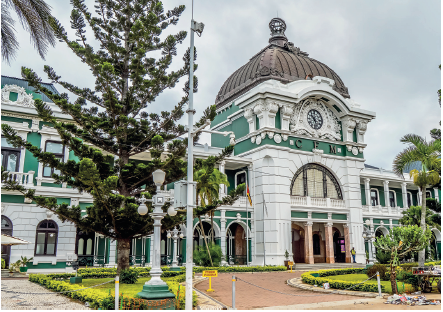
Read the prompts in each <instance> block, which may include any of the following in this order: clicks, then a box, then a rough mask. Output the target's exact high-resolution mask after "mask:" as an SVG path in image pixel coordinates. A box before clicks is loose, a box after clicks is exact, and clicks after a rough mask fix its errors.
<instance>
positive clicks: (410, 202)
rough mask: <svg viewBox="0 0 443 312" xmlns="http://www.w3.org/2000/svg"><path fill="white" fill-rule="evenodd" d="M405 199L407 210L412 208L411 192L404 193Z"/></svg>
mask: <svg viewBox="0 0 443 312" xmlns="http://www.w3.org/2000/svg"><path fill="white" fill-rule="evenodd" d="M406 197H407V199H408V208H409V207H411V206H412V194H411V192H407V193H406Z"/></svg>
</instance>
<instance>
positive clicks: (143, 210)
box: [137, 195, 148, 216]
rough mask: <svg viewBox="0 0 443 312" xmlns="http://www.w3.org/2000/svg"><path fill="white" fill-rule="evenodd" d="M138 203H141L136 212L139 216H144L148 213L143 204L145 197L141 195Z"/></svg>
mask: <svg viewBox="0 0 443 312" xmlns="http://www.w3.org/2000/svg"><path fill="white" fill-rule="evenodd" d="M140 201H141V202H142V203H141V205H140V206H138V209H137V212H138V214H139V215H142V216H144V215H145V214H147V213H148V207H147V206H146V204H145V201H146V198H145V195H142V197H141V198H140Z"/></svg>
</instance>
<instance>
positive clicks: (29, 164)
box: [23, 132, 42, 185]
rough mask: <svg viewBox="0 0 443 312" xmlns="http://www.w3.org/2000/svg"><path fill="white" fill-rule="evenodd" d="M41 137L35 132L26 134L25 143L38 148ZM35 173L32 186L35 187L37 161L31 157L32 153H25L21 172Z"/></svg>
mask: <svg viewBox="0 0 443 312" xmlns="http://www.w3.org/2000/svg"><path fill="white" fill-rule="evenodd" d="M41 137H42V136H41V135H40V134H39V133H37V132H31V133H28V136H27V138H26V139H27V141H28V142H29V143H31V144H32V145H34V146H35V147H38V148H40V143H41ZM31 170H32V171H35V173H34V185H37V180H36V178H37V177H38V160H37V158H35V157H34V155H32V153H31V152H30V151H28V150H26V152H25V164H24V166H23V172H29V171H31Z"/></svg>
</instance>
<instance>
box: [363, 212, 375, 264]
mask: <svg viewBox="0 0 443 312" xmlns="http://www.w3.org/2000/svg"><path fill="white" fill-rule="evenodd" d="M365 225H366V227H365V226H363V235H362V236H363V239H364V240H365V242H368V254H369V259H368V260H369V265H372V264H374V258H373V253H372V241H373V239H374V238H375V233H374V231H373V230H372V229H371V221H370V220H369V219H367V220H366V221H365Z"/></svg>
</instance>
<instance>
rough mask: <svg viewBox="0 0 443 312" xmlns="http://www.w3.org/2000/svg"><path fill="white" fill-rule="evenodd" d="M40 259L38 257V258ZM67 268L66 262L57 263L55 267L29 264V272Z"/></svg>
mask: <svg viewBox="0 0 443 312" xmlns="http://www.w3.org/2000/svg"><path fill="white" fill-rule="evenodd" d="M36 258H38V257H36ZM64 268H66V262H57V263H56V264H55V265H53V264H52V263H39V264H37V265H33V264H31V263H28V270H29V269H64Z"/></svg>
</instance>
